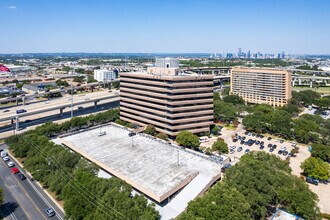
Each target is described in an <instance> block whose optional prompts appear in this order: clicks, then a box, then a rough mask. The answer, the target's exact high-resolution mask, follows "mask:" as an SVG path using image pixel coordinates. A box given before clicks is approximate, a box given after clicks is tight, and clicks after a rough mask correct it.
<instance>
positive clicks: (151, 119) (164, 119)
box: [120, 67, 213, 137]
mask: <svg viewBox="0 0 330 220" xmlns="http://www.w3.org/2000/svg"><path fill="white" fill-rule="evenodd" d="M150 72H152V73H150ZM157 72H158V73H159V72H161V74H157ZM120 119H122V120H124V121H128V122H131V123H136V124H138V125H140V126H147V125H148V124H152V125H154V126H155V128H156V129H157V130H158V131H159V132H163V133H165V134H167V135H168V136H170V137H174V136H176V135H177V134H178V133H179V132H180V131H182V130H189V131H191V132H193V133H203V132H207V131H209V127H210V125H211V124H212V122H213V76H212V75H179V74H178V71H177V69H174V68H166V67H165V68H159V71H157V68H154V67H153V68H152V71H149V73H137V72H131V73H120Z"/></svg>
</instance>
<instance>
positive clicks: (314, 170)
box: [300, 157, 330, 180]
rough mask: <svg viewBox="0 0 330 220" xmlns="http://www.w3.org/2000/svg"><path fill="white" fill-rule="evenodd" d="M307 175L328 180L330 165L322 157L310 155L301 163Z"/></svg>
mask: <svg viewBox="0 0 330 220" xmlns="http://www.w3.org/2000/svg"><path fill="white" fill-rule="evenodd" d="M300 167H301V169H303V170H304V174H305V175H306V176H310V177H313V178H315V179H318V180H327V179H329V175H330V166H329V164H328V163H326V162H324V161H323V160H321V159H320V158H316V157H310V158H308V159H306V160H305V161H304V162H303V163H302V164H301V166H300Z"/></svg>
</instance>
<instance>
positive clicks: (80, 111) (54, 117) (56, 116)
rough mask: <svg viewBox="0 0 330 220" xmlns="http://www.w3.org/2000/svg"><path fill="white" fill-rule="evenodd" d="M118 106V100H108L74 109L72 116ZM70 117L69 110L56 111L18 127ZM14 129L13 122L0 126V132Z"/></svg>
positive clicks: (22, 123)
mask: <svg viewBox="0 0 330 220" xmlns="http://www.w3.org/2000/svg"><path fill="white" fill-rule="evenodd" d="M118 106H119V101H118V102H110V103H105V104H100V105H97V107H96V108H95V107H94V106H90V107H84V108H83V109H76V110H74V111H73V115H74V116H83V115H86V114H91V113H97V112H99V111H102V110H106V109H110V108H116V107H118ZM49 114H50V112H49ZM70 117H71V112H70V111H68V112H64V113H63V115H62V116H60V114H59V112H58V111H56V114H54V115H50V116H46V117H42V118H38V119H32V120H26V121H22V122H20V125H19V127H20V130H24V129H25V128H27V127H29V126H34V125H39V124H43V123H46V122H48V121H57V120H62V119H65V118H70ZM14 129H15V124H13V125H6V126H2V127H0V133H2V132H8V131H13V133H12V134H14Z"/></svg>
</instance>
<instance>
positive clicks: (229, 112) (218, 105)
mask: <svg viewBox="0 0 330 220" xmlns="http://www.w3.org/2000/svg"><path fill="white" fill-rule="evenodd" d="M213 114H214V120H215V121H224V122H230V121H233V120H234V119H236V118H237V108H236V107H235V106H234V105H233V104H232V103H226V102H223V101H216V102H214V107H213Z"/></svg>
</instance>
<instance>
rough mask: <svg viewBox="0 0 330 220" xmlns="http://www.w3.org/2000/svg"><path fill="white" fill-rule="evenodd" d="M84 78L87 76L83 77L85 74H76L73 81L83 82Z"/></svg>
mask: <svg viewBox="0 0 330 220" xmlns="http://www.w3.org/2000/svg"><path fill="white" fill-rule="evenodd" d="M84 78H85V77H83V76H74V77H73V82H77V83H82V82H84Z"/></svg>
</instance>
